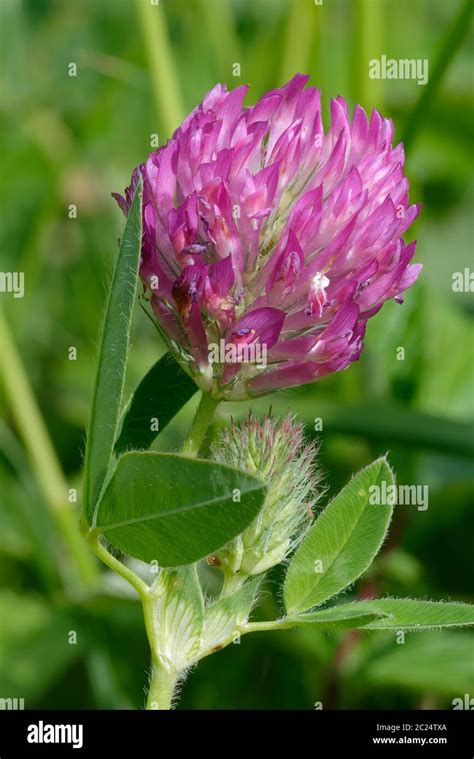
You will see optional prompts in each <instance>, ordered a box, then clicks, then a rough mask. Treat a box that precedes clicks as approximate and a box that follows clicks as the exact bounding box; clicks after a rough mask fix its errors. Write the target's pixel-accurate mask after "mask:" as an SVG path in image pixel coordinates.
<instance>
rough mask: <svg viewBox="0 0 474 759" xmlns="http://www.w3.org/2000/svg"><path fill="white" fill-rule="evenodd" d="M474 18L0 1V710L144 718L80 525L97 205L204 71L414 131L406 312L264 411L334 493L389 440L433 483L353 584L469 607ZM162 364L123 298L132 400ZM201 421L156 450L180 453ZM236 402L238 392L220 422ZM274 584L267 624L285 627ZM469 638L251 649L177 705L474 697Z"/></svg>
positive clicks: (408, 5)
mask: <svg viewBox="0 0 474 759" xmlns="http://www.w3.org/2000/svg"><path fill="white" fill-rule="evenodd" d="M470 8H471V6H470V3H468V2H451V3H446V2H444V1H443V0H398V2H390V0H324V2H323V4H322V5H319V4H316V3H315V2H314V1H313V0H160V2H159V4H158V5H153V4H152V3H150V2H149V1H148V0H101V1H100V2H96V1H95V0H87V1H86V0H0V28H1V32H0V34H1V52H0V56H1V77H2V87H1V93H0V110H1V113H0V118H1V122H0V124H1V125H0V129H1V143H2V162H1V180H0V205H1V209H2V224H1V230H0V268H1V270H2V271H21V272H24V273H25V297H24V298H23V299H14V298H13V297H12V295H11V294H5V293H3V294H0V309H1V310H0V412H1V421H0V698H6V697H15V696H16V697H19V698H24V699H25V706H26V708H33V707H40V708H41V707H43V708H54V707H59V708H75V707H76V708H119V707H125V708H142V707H143V705H144V690H143V689H144V684H145V680H146V677H145V672H146V670H147V668H148V650H147V643H146V639H145V634H144V630H143V624H142V619H141V610H140V607H139V604H138V603H137V602H136V601H135V600H134V599H133V597H131V596H130V595H128V593H127V589H126V588H124V586H123V585H122V584H121V582H119V581H118V580H117V578H115V577H112V576H111V575H110V573H108V572H105V571H103V570H102V568H101V567H99V565H98V564H97V563H96V561H95V557H93V556H92V554H90V555H89V553H88V549H87V548H86V547H85V545H84V546H83V545H82V543H81V541H80V539H79V537H78V533H77V511H78V508H79V504H80V477H81V466H82V456H83V448H84V429H85V423H86V421H87V416H88V408H89V403H90V400H91V389H92V385H93V379H94V371H95V366H94V362H95V356H96V350H97V341H98V333H99V328H100V324H101V319H102V313H103V309H104V298H105V293H106V287H107V282H108V279H109V277H110V273H111V270H112V267H113V264H114V260H115V256H116V253H117V239H118V237H119V236H120V234H121V231H122V225H123V218H122V215H121V213H120V212H119V210H118V208H117V207H116V204H115V202H114V201H113V199H112V198H111V197H110V193H111V192H112V191H114V190H116V191H121V190H122V188H123V187H125V186H126V185H127V184H128V180H129V176H130V173H131V169H132V168H133V167H134V166H135V165H136V164H138V163H140V162H141V161H142V160H143V159H144V158H145V157H146V155H147V154H148V152H149V151H150V140H151V137H152V135H154V134H158V135H159V140H160V144H163V143H164V142H165V141H166V139H167V138H168V137H169V136H170V134H171V132H172V130H173V129H174V128H175V127H176V126H177V125H178V123H179V121H180V119H181V118H182V117H183V116H184V115H185V114H186V112H188V111H189V110H190V109H191V108H193V107H194V106H195V105H196V104H197V103H198V102H199V101H200V100H201V98H202V97H203V95H204V94H205V92H206V91H207V90H209V89H210V88H211V87H212V86H213V85H214V84H215V83H216V82H217V81H221V82H226V83H227V85H228V86H229V87H233V86H236V85H238V84H242V83H249V84H250V85H251V90H250V98H249V102H253V101H254V100H255V99H256V98H257V97H258V96H260V95H261V94H262V92H264V91H265V90H266V89H268V88H271V87H275V86H279V85H280V84H282V83H284V81H286V80H287V79H288V78H290V77H291V76H292V75H293V74H294V73H295V72H297V71H303V72H306V73H309V74H311V83H312V84H316V85H317V86H318V87H320V88H321V89H322V92H323V99H324V103H325V113H326V115H327V112H328V103H329V97H331V96H336V95H338V94H341V95H343V96H345V97H346V98H347V99H348V101H349V103H350V105H351V106H353V105H354V104H355V103H356V102H360V103H361V104H362V105H363V106H364V107H365V108H366V109H371V108H372V107H377V108H378V109H379V110H381V111H382V113H383V114H384V115H388V116H392V117H393V119H394V122H395V130H396V137H397V139H403V138H405V141H406V147H407V161H406V171H407V174H408V176H409V178H410V180H411V201H412V202H421V203H422V204H423V211H422V213H421V215H420V217H419V220H418V221H417V223H416V226H415V227H414V228H413V229H412V230H410V239H412V238H414V237H416V238H418V240H419V245H418V251H417V256H416V257H417V260H420V261H422V262H423V263H424V265H425V269H424V273H423V276H422V277H421V279H420V280H419V282H418V283H417V284H416V286H415V287H414V288H413V289H412V290H410V291H409V292H408V293H407V297H406V302H405V304H404V305H403V306H402V307H400V306H399V305H397V304H396V303H394V302H393V303H389V304H387V305H386V306H385V307H384V309H383V311H382V312H381V313H380V314H378V315H377V316H376V317H375V318H374V319H373V320H371V323H370V325H369V328H368V333H367V339H366V348H365V352H364V354H363V357H362V359H361V361H360V362H359V363H358V364H356V365H354V366H352V367H351V368H350V369H349V370H348V371H347V372H344V373H342V374H339V375H336V376H333V377H331V378H329V379H326V380H322V381H321V382H319V383H316V384H315V385H312V386H309V387H306V388H301V389H298V390H292V391H288V392H286V393H281V394H278V395H275V396H272V398H271V399H264V400H263V401H259V402H258V404H255V406H256V408H257V409H258V410H259V411H261V412H264V411H265V410H266V409H267V408H268V405H269V402H270V400H271V402H272V405H273V408H274V409H276V410H277V411H281V412H285V411H286V410H288V409H289V410H291V411H293V412H294V413H296V414H298V415H299V416H300V417H301V418H302V419H304V421H305V422H306V423H307V428H308V434H310V435H311V434H314V420H315V419H317V418H322V420H323V432H322V434H321V436H320V437H321V465H322V466H323V467H324V470H325V472H326V480H327V483H328V485H329V490H330V492H334V491H336V490H337V488H339V487H340V486H341V485H342V484H343V483H344V482H345V481H346V480H347V479H348V478H349V476H350V474H351V473H352V472H353V471H354V470H355V469H356V468H358V467H359V466H361V465H364V464H365V463H368V462H369V461H370V460H371V459H373V458H374V457H375V456H376V455H378V454H380V453H383V452H385V451H387V450H388V451H389V452H390V454H389V455H390V460H391V462H392V464H393V466H394V468H395V469H396V471H397V473H398V480H399V482H400V483H402V484H422V485H428V486H429V489H430V490H429V495H430V500H429V508H428V510H427V511H418V510H417V509H416V507H413V506H411V507H410V506H403V507H399V508H398V510H397V516H396V519H395V522H394V525H393V527H392V529H391V533H390V537H389V540H388V542H387V544H386V546H385V549H384V551H383V554H382V555H381V557H380V558H379V559H378V560H377V562H376V564H375V566H374V568H373V570H372V571H371V573H370V575H369V576H368V577H366V578H364V580H362V581H361V582H359V583H358V585H357V586H356V587H355V589H353V591H352V592H353V593H360V592H362V593H364V594H366V595H367V594H370V593H372V592H376V593H377V594H378V595H384V594H392V595H411V596H413V597H423V598H429V599H440V598H444V599H451V600H462V601H474V578H473V572H472V555H473V551H474V545H473V535H474V509H473V506H474V497H473V496H474V477H473V470H472V455H473V443H474V441H473V434H472V427H471V426H470V423H472V419H473V416H474V402H473V398H474V394H473V388H474V370H473V358H474V356H473V353H474V350H473V345H474V340H473V335H474V326H473V317H474V309H473V303H472V296H471V297H469V296H470V293H469V292H467V291H465V292H454V291H453V288H452V274H453V272H463V271H464V269H465V268H466V267H469V266H470V265H471V266H472V240H473V227H472V189H473V184H472V179H471V178H470V177H471V175H472V152H471V150H472V144H473V141H472V137H473V134H472V132H473V123H474V122H473V118H472V116H473V114H472V107H473V100H472V95H473V81H472V38H471V40H469V26H470V23H471V17H470ZM470 45H471V47H470ZM382 54H385V55H387V57H389V58H396V59H399V58H415V59H425V58H426V59H428V61H429V74H430V79H429V84H428V85H427V86H425V87H424V86H420V85H418V84H417V82H416V81H414V80H395V81H394V80H372V79H370V78H369V76H368V61H369V60H370V59H371V58H378V57H380V56H381V55H382ZM71 63H75V64H76V66H77V76H69V72H70V71H71V69H70V64H71ZM235 63H239V64H240V76H237V77H235V76H233V70H234V71H235V69H233V65H234V64H235ZM71 204H73V205H75V206H76V207H77V218H69V216H70V214H69V207H70V206H71ZM70 347H75V348H77V359H76V360H69V358H68V356H69V355H70V354H69V349H70ZM399 347H403V348H404V349H405V358H404V360H398V359H397V349H398V348H399ZM162 352H163V346H162V345H161V344H159V343H158V342H157V336H156V333H155V331H154V330H153V328H152V326H151V325H150V324H149V322H148V320H147V319H146V318H145V317H144V315H143V314H142V313H141V311H140V309H139V308H137V311H136V316H135V322H134V335H133V345H132V352H131V358H130V365H129V376H128V385H129V389H132V388H133V387H134V385H135V384H136V383H137V381H138V380H139V379H140V378H141V376H142V375H143V374H144V372H145V371H146V370H147V369H148V368H149V367H150V366H151V365H152V363H153V362H154V361H155V360H156V358H157V357H158V356H159V355H160V354H161V353H162ZM398 355H399V354H398ZM20 357H21V358H20ZM188 406H193V403H190V404H188ZM191 411H192V409H191V408H189V407H187V408H185V409H183V411H182V412H180V414H179V415H178V417H177V418H176V419H175V421H174V422H173V424H171V425H170V427H169V428H168V429H167V430H166V433H164V434H163V436H161V437H160V439H159V445H160V447H166V448H168V449H169V448H175V447H176V446H177V445H178V444H179V440H180V438H181V437H182V435H183V433H184V430H185V427H186V425H187V423H188V420H189V418H190V414H191ZM244 412H245V404H242V405H235V404H234V405H233V406H232V408H231V407H230V406H227V407H225V408H223V409H222V410H221V411H220V412H219V415H220V419H221V420H224V419H225V418H227V417H228V415H229V414H230V413H233V414H234V415H239V414H240V413H244ZM218 423H219V422H218ZM70 489H77V490H78V498H77V501H78V502H77V504H75V503H74V502H69V500H68V496H69V499H72V500H73V499H74V493H71V492H70ZM145 571H146V569H145ZM278 575H279V572H278V571H277V572H275V573H274V574H273V575H272V576H271V578H270V580H269V582H268V584H267V586H266V590H267V591H268V592H266V593H265V594H264V596H263V601H262V605H261V608H260V609H259V610H258V612H257V613H258V614H260V615H261V616H262V617H264V616H266V615H268V617H269V616H270V615H272V614H275V613H278V611H277V607H278V603H279V599H278V595H277V594H276V593H273V594H272V592H271V591H272V590H273V591H275V590H276V589H277V587H278V586H277V583H278V580H279V577H278ZM473 640H474V636H473V634H472V633H469V632H465V631H459V632H457V631H452V632H446V631H445V632H439V633H438V632H434V633H418V634H413V635H407V638H406V642H405V644H404V645H398V644H397V641H396V637H395V636H394V635H393V634H392V633H389V632H387V633H371V634H369V633H365V634H358V633H355V634H354V633H348V634H333V635H328V634H322V633H321V634H317V633H314V632H311V633H307V632H293V631H292V632H287V633H270V634H268V635H265V636H263V635H262V636H253V637H252V636H247V637H245V638H244V639H243V640H242V643H241V644H240V645H239V646H230V647H229V648H228V649H226V650H225V651H223V652H221V653H219V654H217V655H215V656H212V657H209V658H207V659H206V660H204V661H203V662H202V664H201V665H200V666H199V668H198V669H197V670H195V671H194V672H192V673H191V675H190V678H189V680H188V682H187V684H186V685H185V687H184V690H183V695H182V700H181V704H180V707H182V708H305V709H311V708H314V704H315V702H319V701H322V702H323V705H324V708H356V709H359V708H385V707H392V708H423V707H439V708H451V701H452V699H453V698H454V697H463V695H464V694H465V693H471V695H474V647H473Z"/></svg>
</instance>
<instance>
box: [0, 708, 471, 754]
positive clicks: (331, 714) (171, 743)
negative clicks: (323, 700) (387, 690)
mask: <svg viewBox="0 0 474 759" xmlns="http://www.w3.org/2000/svg"><path fill="white" fill-rule="evenodd" d="M473 716H474V715H473V712H472V711H468V710H464V711H463V710H460V711H428V710H427V711H409V712H408V711H317V710H316V711H254V712H251V711H173V712H145V711H115V712H113V711H95V712H94V711H46V710H43V711H36V710H32V711H21V710H18V711H0V759H18V758H21V757H32V756H43V757H44V756H47V757H48V759H49V758H50V757H51V759H53V758H54V757H56V756H57V757H66V756H96V755H98V754H99V752H102V751H104V752H107V755H108V756H117V757H121V756H134V757H137V758H138V757H141V756H145V755H153V756H156V757H159V756H160V755H165V756H166V755H170V756H172V755H174V754H176V755H177V756H181V755H182V754H183V751H185V750H186V749H188V751H196V750H199V749H204V750H206V751H207V753H208V755H209V756H211V757H214V756H216V757H217V756H219V757H221V756H225V755H226V754H227V752H228V750H231V752H232V754H234V753H236V752H237V753H240V754H242V756H244V757H248V756H249V755H250V754H252V755H255V753H256V751H257V750H258V748H259V746H261V747H262V751H265V755H266V756H268V752H269V751H270V750H271V748H272V746H275V747H276V748H277V749H278V753H279V755H282V754H283V753H289V751H291V756H292V757H293V756H297V755H299V754H302V753H308V751H309V752H310V756H314V757H320V756H321V757H322V756H324V757H326V756H330V754H329V753H328V752H329V751H331V752H336V755H337V756H339V755H344V753H345V752H347V755H348V756H350V755H354V752H356V753H355V755H356V756H358V755H360V756H362V757H363V756H406V757H410V756H420V757H421V756H424V757H430V756H433V757H436V756H439V757H443V756H444V757H456V759H464V757H466V759H468V758H469V759H472V757H474V740H473V735H474V730H473V725H474V720H473ZM349 752H350V753H349Z"/></svg>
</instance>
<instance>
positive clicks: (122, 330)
mask: <svg viewBox="0 0 474 759" xmlns="http://www.w3.org/2000/svg"><path fill="white" fill-rule="evenodd" d="M141 188H142V184H141V182H140V183H139V184H138V186H137V189H136V191H135V197H134V200H133V203H132V207H131V209H130V212H129V215H128V219H127V224H126V227H125V232H124V236H123V240H122V244H121V246H120V251H119V255H118V259H117V264H116V267H115V271H114V275H113V279H112V284H111V286H110V293H109V299H108V303H107V311H106V316H105V323H104V330H103V334H102V343H101V347H100V354H99V363H98V368H97V377H96V382H95V389H94V398H93V402H92V413H91V419H90V424H89V434H88V438H87V449H86V462H85V474H84V509H85V514H86V516H87V518H88V521H89V522H90V521H91V519H92V516H93V513H94V508H95V505H96V503H97V501H98V499H99V496H100V492H101V489H102V486H103V484H104V480H105V477H106V475H107V471H108V468H109V464H110V461H111V458H112V453H113V448H114V443H115V438H116V434H117V425H118V419H119V413H120V406H121V403H122V395H123V387H124V381H125V368H126V363H127V355H128V348H129V342H130V326H131V321H132V311H133V305H134V302H135V298H136V293H137V279H138V267H139V262H140V247H141V229H142V190H141Z"/></svg>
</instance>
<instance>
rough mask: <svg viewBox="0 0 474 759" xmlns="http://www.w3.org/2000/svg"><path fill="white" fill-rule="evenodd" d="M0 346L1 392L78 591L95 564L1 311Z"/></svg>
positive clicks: (92, 580)
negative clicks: (64, 549)
mask: <svg viewBox="0 0 474 759" xmlns="http://www.w3.org/2000/svg"><path fill="white" fill-rule="evenodd" d="M0 346H1V357H2V358H1V361H0V377H1V378H2V379H3V385H4V388H5V395H6V398H7V401H8V403H9V405H10V408H11V410H12V414H13V418H14V420H15V424H16V427H17V429H18V432H19V434H20V436H21V438H22V441H23V445H24V446H25V448H26V450H27V452H28V455H29V458H30V461H31V465H32V468H33V471H34V473H35V476H36V478H37V481H38V484H39V486H40V488H41V491H42V493H43V495H44V500H45V503H46V505H47V507H48V509H49V513H50V514H51V517H52V520H53V521H54V523H55V525H56V529H57V531H58V532H59V534H60V535H61V537H62V539H63V541H64V543H65V544H66V546H67V548H68V552H69V556H70V557H71V558H72V559H73V561H70V562H69V563H70V564H71V567H70V575H71V578H73V583H74V584H75V585H76V586H77V588H78V590H79V591H80V590H81V585H82V584H84V585H86V586H89V587H90V586H92V585H93V584H94V583H95V580H96V578H97V567H96V564H95V562H94V559H93V557H92V556H91V555H90V553H89V552H88V551H87V548H86V547H85V545H84V544H83V542H82V540H81V536H80V535H79V531H78V529H77V524H76V514H75V511H74V508H73V506H72V505H69V504H68V500H67V495H68V489H69V485H68V483H67V482H66V481H65V478H64V475H63V473H62V469H61V466H60V464H59V461H58V459H57V456H56V452H55V450H54V447H53V444H52V442H51V438H50V437H49V433H48V430H47V428H46V425H45V423H44V421H43V417H42V416H41V412H40V410H39V408H38V404H37V402H36V399H35V397H34V395H33V392H32V390H31V387H30V384H29V382H28V378H27V374H26V372H25V369H24V367H23V364H22V361H21V358H20V356H19V354H18V352H17V350H16V346H15V343H14V340H13V338H12V336H11V334H10V330H9V327H8V324H7V321H6V319H5V317H4V316H3V314H2V313H0Z"/></svg>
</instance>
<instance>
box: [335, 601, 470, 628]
mask: <svg viewBox="0 0 474 759" xmlns="http://www.w3.org/2000/svg"><path fill="white" fill-rule="evenodd" d="M338 608H342V609H345V610H346V611H347V612H348V613H350V612H357V611H358V612H359V613H362V612H363V611H364V610H367V611H370V612H376V613H380V614H385V615H386V616H385V617H383V618H382V617H381V618H379V619H376V620H373V621H372V622H368V623H367V624H365V625H362V627H364V628H365V629H367V630H430V629H432V628H434V627H436V628H438V627H460V626H462V625H474V604H463V603H455V602H449V601H418V600H416V599H413V598H378V599H375V600H370V601H357V602H354V603H350V604H343V605H342V606H341V607H338Z"/></svg>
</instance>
